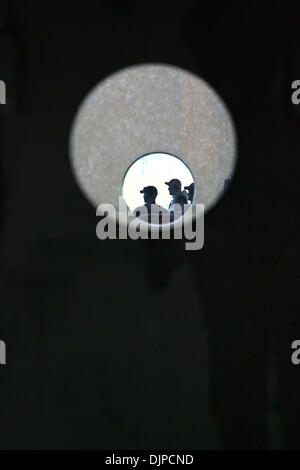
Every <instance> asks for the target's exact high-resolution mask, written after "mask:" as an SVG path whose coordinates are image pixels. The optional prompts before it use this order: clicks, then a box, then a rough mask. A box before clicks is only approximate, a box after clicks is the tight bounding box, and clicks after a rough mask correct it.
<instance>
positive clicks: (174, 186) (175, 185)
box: [166, 178, 188, 218]
mask: <svg viewBox="0 0 300 470" xmlns="http://www.w3.org/2000/svg"><path fill="white" fill-rule="evenodd" d="M166 185H168V186H169V193H170V195H171V196H173V199H172V201H171V202H170V204H169V211H172V213H174V217H175V218H176V217H179V216H181V215H182V214H183V212H184V206H185V204H188V194H187V192H186V191H181V181H180V180H178V179H176V178H174V179H171V180H170V181H168V182H166Z"/></svg>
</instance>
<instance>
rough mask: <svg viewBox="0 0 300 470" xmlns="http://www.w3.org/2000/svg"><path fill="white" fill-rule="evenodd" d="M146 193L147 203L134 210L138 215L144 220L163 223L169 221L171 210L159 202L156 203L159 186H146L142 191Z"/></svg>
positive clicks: (145, 199)
mask: <svg viewBox="0 0 300 470" xmlns="http://www.w3.org/2000/svg"><path fill="white" fill-rule="evenodd" d="M140 193H141V194H144V201H145V204H144V205H143V206H139V207H137V208H136V209H135V210H134V213H135V214H136V216H137V217H139V218H140V219H142V220H143V221H144V222H148V223H154V224H161V223H166V222H168V221H169V212H168V211H167V210H166V209H164V208H163V207H162V206H160V205H159V204H156V197H157V194H158V193H157V188H156V187H155V186H145V187H144V188H143V189H142V190H141V191H140Z"/></svg>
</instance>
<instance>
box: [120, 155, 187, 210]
mask: <svg viewBox="0 0 300 470" xmlns="http://www.w3.org/2000/svg"><path fill="white" fill-rule="evenodd" d="M173 178H176V179H179V180H180V182H181V185H182V190H184V187H185V186H189V185H190V184H191V183H193V182H194V179H193V176H192V174H191V172H190V170H189V169H188V167H187V166H186V165H185V164H184V163H183V162H182V161H181V160H179V158H176V157H175V156H173V155H169V154H166V153H152V154H150V155H144V156H143V157H141V158H139V159H138V160H136V161H135V162H134V163H133V164H132V165H131V166H130V168H129V169H128V171H127V173H126V175H125V178H124V183H123V198H124V200H125V202H126V204H127V206H128V207H129V209H130V210H131V211H132V212H133V211H134V210H135V209H136V208H137V207H138V206H142V205H143V204H144V198H143V194H141V193H140V190H142V189H143V188H144V187H146V186H155V187H156V189H157V192H158V194H157V197H156V204H159V205H160V206H162V207H164V208H165V209H168V207H169V204H170V202H171V199H172V196H170V193H169V188H168V186H167V185H166V182H167V181H170V180H171V179H173Z"/></svg>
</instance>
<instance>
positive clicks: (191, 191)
mask: <svg viewBox="0 0 300 470" xmlns="http://www.w3.org/2000/svg"><path fill="white" fill-rule="evenodd" d="M184 189H186V190H187V192H188V199H189V201H191V202H193V199H194V191H195V183H191V184H190V185H189V186H185V187H184Z"/></svg>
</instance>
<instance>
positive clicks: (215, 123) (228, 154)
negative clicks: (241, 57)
mask: <svg viewBox="0 0 300 470" xmlns="http://www.w3.org/2000/svg"><path fill="white" fill-rule="evenodd" d="M235 142H236V139H235V131H234V127H233V123H232V119H231V117H230V114H229V112H228V110H227V108H226V106H225V105H224V103H223V101H222V100H221V98H220V97H219V96H218V95H217V94H216V92H215V91H214V90H213V89H212V88H211V87H210V86H209V85H208V84H207V83H206V82H205V81H204V80H202V79H201V78H199V77H197V76H195V75H194V74H192V73H190V72H188V71H185V70H182V69H180V68H178V67H173V66H170V65H160V64H148V65H137V66H133V67H128V68H126V69H124V70H121V71H119V72H117V73H115V74H113V75H111V76H109V77H108V78H106V79H105V80H103V81H101V82H100V83H99V84H98V85H96V87H95V88H93V89H92V90H91V92H90V93H89V94H88V95H87V97H86V98H85V99H84V101H83V102H82V104H81V106H80V108H79V110H78V113H77V115H76V118H75V120H74V123H73V127H72V131H71V137H70V152H71V162H72V167H73V171H74V174H75V176H76V179H77V181H78V183H79V185H80V187H81V188H82V190H83V191H84V193H85V194H86V195H87V197H88V199H89V200H90V201H91V202H92V203H93V204H94V205H95V206H98V205H99V204H100V203H112V204H114V205H115V206H116V207H117V206H118V200H119V196H120V195H122V184H123V180H124V175H125V174H126V172H127V170H128V168H129V167H130V165H131V164H132V163H133V162H134V161H135V160H137V159H138V158H139V157H140V156H141V155H146V154H150V153H157V152H162V153H167V154H171V155H175V156H177V157H179V158H180V159H181V160H182V161H183V162H185V163H186V164H187V165H188V167H189V168H190V170H191V172H192V174H193V177H194V181H195V187H196V190H197V191H196V197H195V201H194V202H195V203H203V204H204V205H205V208H206V210H207V209H208V208H210V207H212V206H213V205H214V204H215V203H216V201H217V200H218V199H219V198H220V197H221V195H222V193H223V190H224V182H225V180H228V179H231V178H232V175H233V171H234V167H235V155H236V144H235Z"/></svg>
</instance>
